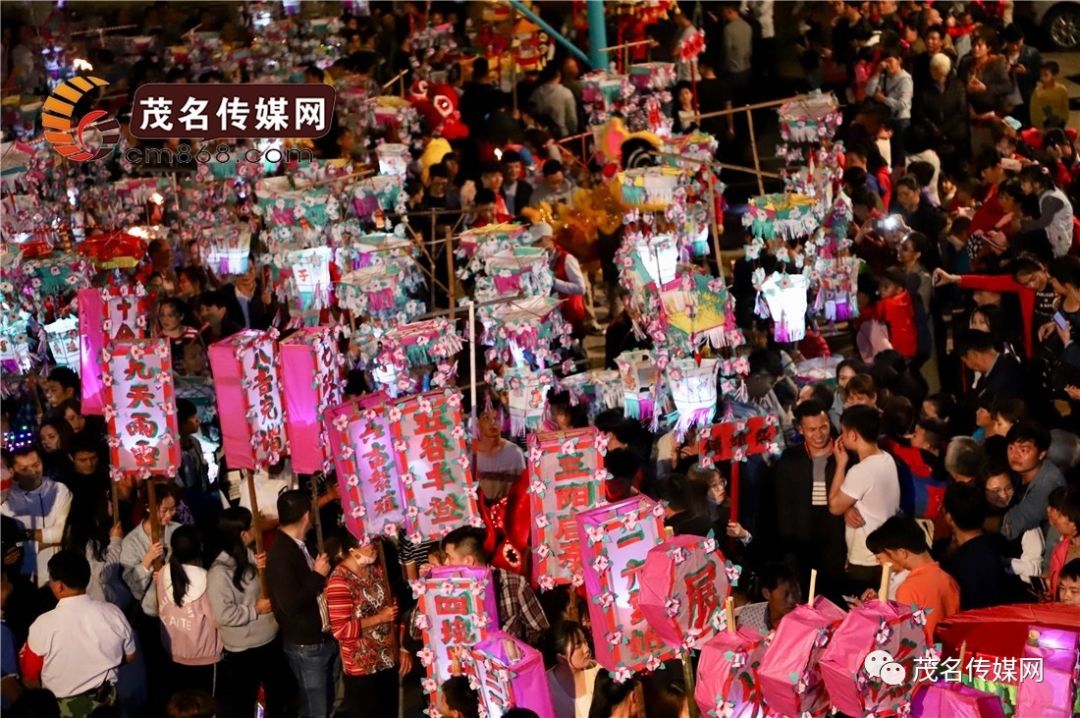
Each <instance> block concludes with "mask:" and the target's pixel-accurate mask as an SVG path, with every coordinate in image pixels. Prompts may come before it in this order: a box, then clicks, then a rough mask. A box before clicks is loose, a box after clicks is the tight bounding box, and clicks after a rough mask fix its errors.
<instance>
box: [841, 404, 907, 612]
mask: <svg viewBox="0 0 1080 718" xmlns="http://www.w3.org/2000/svg"><path fill="white" fill-rule="evenodd" d="M880 433H881V418H880V416H879V414H878V411H877V409H876V408H874V407H872V406H852V407H850V408H848V409H847V410H845V411H844V414H843V416H841V417H840V438H839V439H837V440H836V448H835V450H834V455H835V457H836V475H835V477H834V478H833V482H832V486H831V488H830V490H829V512H830V513H831V514H833V515H834V516H843V517H844V523H845V524H846V530H845V538H846V540H847V550H848V551H847V577H848V581H849V582H850V586H849V588H850V590H851V591H852V592H853V593H854V595H856V596H858V595H861V594H862V592H863V590H865V589H867V588H872V587H875V586H877V585H878V583H879V582H880V580H881V566H880V565H879V564H878V562H877V559H876V558H874V554H872V553H871V552H870V550H869V549H867V547H866V537H867V536H868V535H869V534H870V532H871V531H873V530H875V529H876V528H877V527H878V526H881V525H882V524H883V523H885V522H886V521H887V520H888V519H890V518H892V516H893V515H895V514H896V512H897V511H899V510H900V480H899V477H898V476H897V472H896V462H895V461H894V460H893V458H892V457H891V456H889V455H888V454H886V453H885V452H884V451H882V450H881V449H879V448H878V445H877V441H878V435H879V434H880ZM849 451H853V452H855V453H856V454H857V455H858V457H859V463H857V464H855V465H854V466H852V467H851V468H850V469H848V461H849V456H848V452H849Z"/></svg>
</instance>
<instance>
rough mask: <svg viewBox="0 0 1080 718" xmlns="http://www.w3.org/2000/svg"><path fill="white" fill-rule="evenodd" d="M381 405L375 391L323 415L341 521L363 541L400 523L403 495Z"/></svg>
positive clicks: (382, 398)
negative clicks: (332, 459) (334, 473)
mask: <svg viewBox="0 0 1080 718" xmlns="http://www.w3.org/2000/svg"><path fill="white" fill-rule="evenodd" d="M387 409H388V405H387V403H386V396H385V395H384V394H382V393H381V392H377V393H374V394H369V395H368V396H365V397H363V398H361V399H354V400H352V401H348V402H345V403H344V404H340V405H338V406H336V407H333V408H331V409H329V410H327V411H326V413H325V414H324V415H323V421H324V424H325V426H326V433H327V437H328V439H329V447H330V451H331V453H332V455H333V458H334V467H335V469H336V473H337V481H338V492H339V495H340V496H341V510H342V513H343V514H344V520H345V526H346V527H348V529H349V532H350V533H352V535H353V536H356V537H357V538H358V539H360V540H362V541H365V542H366V541H367V540H368V539H369V538H370V537H372V536H376V535H379V534H385V535H388V536H397V534H398V532H399V531H400V530H401V528H402V527H404V525H405V496H404V492H403V490H402V488H401V472H400V470H399V469H398V465H397V455H396V453H395V451H394V436H393V433H392V432H391V430H390V419H389V417H388V415H387V414H388V412H387Z"/></svg>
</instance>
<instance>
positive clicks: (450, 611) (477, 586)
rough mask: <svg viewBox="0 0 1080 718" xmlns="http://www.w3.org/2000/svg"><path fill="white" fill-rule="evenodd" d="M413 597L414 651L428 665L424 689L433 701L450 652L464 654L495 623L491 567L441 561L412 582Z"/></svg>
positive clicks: (447, 674) (448, 670) (450, 659)
mask: <svg viewBox="0 0 1080 718" xmlns="http://www.w3.org/2000/svg"><path fill="white" fill-rule="evenodd" d="M412 588H413V594H414V595H415V596H416V598H417V600H418V603H417V607H416V614H415V617H414V619H413V620H414V622H415V625H416V627H417V628H418V629H420V632H421V634H422V638H423V642H424V649H423V650H422V651H420V653H419V654H418V656H419V658H420V663H421V664H422V665H423V666H424V668H425V669H426V670H427V678H425V679H424V681H423V687H424V692H425V693H427V694H428V695H429V696H430V698H431V700H432V702H434V700H435V695H436V692H437V690H438V686H440V685H442V683H443V681H445V680H446V679H447V678H449V677H450V676H451V675H452V672H451V663H452V662H453V659H454V657H453V656H452V655H451V652H453V653H455V654H456V653H458V652H459V651H460V652H461V653H462V654H463V655H465V654H467V653H468V652H469V651H470V650H471V649H472V648H473V647H474V646H476V645H477V644H478V643H480V642H481V641H483V640H484V639H485V638H487V637H488V633H489V632H494V631H495V630H496V629H497V628H498V625H499V613H498V608H497V607H496V603H495V586H494V583H493V581H492V576H491V569H490V568H467V567H464V566H452V567H451V566H443V567H438V568H433V569H432V570H431V573H430V574H428V577H427V578H425V579H422V580H420V581H414V582H413V584H412Z"/></svg>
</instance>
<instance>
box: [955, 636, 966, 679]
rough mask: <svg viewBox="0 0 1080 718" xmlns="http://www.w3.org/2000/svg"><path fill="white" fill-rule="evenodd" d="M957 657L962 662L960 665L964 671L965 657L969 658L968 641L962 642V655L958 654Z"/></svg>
mask: <svg viewBox="0 0 1080 718" xmlns="http://www.w3.org/2000/svg"><path fill="white" fill-rule="evenodd" d="M957 658H958V659H959V663H960V666H959V667H960V671H961V672H963V670H964V659H965V658H967V641H964V642H963V643H961V644H960V655H959V656H957Z"/></svg>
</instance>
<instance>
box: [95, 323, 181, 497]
mask: <svg viewBox="0 0 1080 718" xmlns="http://www.w3.org/2000/svg"><path fill="white" fill-rule="evenodd" d="M101 357H102V359H103V363H104V365H105V371H104V372H103V373H102V375H101V383H102V394H103V397H102V398H103V401H104V408H103V413H104V414H105V420H106V422H108V426H109V438H108V444H109V456H110V464H111V467H112V468H111V469H110V473H111V474H112V477H113V479H114V480H119V479H120V478H122V477H124V476H135V477H138V478H140V479H146V478H149V477H150V476H151V475H162V474H164V475H166V476H175V475H176V471H177V469H178V468H179V467H180V441H179V435H180V433H179V426H178V425H177V419H176V395H175V392H174V389H173V376H172V351H171V349H170V347H169V340H168V339H164V338H162V339H143V340H136V341H130V342H117V343H115V344H112V345H110V347H109V348H107V349H103V350H102V351H101Z"/></svg>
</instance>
